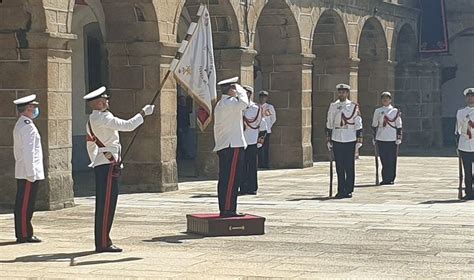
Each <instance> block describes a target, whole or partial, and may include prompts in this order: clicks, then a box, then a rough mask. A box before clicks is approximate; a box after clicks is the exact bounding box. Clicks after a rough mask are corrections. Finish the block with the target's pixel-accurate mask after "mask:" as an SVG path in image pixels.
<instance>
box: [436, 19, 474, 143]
mask: <svg viewBox="0 0 474 280" xmlns="http://www.w3.org/2000/svg"><path fill="white" fill-rule="evenodd" d="M450 41H451V42H450V51H449V55H447V56H442V57H440V62H441V66H442V82H441V104H442V105H441V106H442V107H441V111H442V124H443V144H444V145H446V146H450V147H452V146H453V145H454V138H453V136H452V134H453V131H454V124H455V118H456V111H457V110H458V109H459V108H462V107H464V106H465V105H466V103H465V99H464V96H463V94H462V93H463V91H464V89H465V88H467V87H474V81H473V79H472V73H474V61H473V59H472V50H473V48H474V28H470V29H467V30H464V31H462V32H460V33H458V34H456V35H455V36H453V38H452V39H451V40H450Z"/></svg>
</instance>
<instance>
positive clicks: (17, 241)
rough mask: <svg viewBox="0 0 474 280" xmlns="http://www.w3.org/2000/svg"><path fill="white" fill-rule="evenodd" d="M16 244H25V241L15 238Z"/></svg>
mask: <svg viewBox="0 0 474 280" xmlns="http://www.w3.org/2000/svg"><path fill="white" fill-rule="evenodd" d="M16 243H26V239H21V238H17V239H16Z"/></svg>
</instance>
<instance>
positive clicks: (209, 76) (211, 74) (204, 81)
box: [170, 5, 217, 131]
mask: <svg viewBox="0 0 474 280" xmlns="http://www.w3.org/2000/svg"><path fill="white" fill-rule="evenodd" d="M198 17H199V20H198V22H197V23H195V22H193V23H191V25H190V26H189V29H188V32H187V36H186V39H185V40H184V41H183V42H182V43H181V46H180V48H179V50H178V55H177V57H176V58H175V59H174V60H173V62H172V64H171V68H170V70H171V71H172V72H173V74H174V77H175V79H176V81H177V82H178V83H179V84H180V85H181V86H182V87H183V88H184V89H185V91H186V92H187V93H188V94H189V95H190V96H191V97H192V98H193V99H194V101H195V102H196V103H197V105H198V109H197V110H198V111H197V114H196V115H197V122H198V125H199V128H200V129H201V131H203V130H204V129H206V127H207V126H208V125H209V123H210V122H211V120H212V103H213V102H214V101H215V99H216V98H217V91H216V70H215V65H214V48H213V44H212V29H211V21H210V17H209V11H208V10H207V8H206V7H205V6H204V5H201V7H200V8H199V11H198Z"/></svg>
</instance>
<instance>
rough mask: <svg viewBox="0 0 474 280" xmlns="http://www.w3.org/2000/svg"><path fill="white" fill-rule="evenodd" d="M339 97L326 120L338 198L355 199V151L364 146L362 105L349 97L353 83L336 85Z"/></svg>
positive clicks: (328, 144) (332, 105) (332, 104)
mask: <svg viewBox="0 0 474 280" xmlns="http://www.w3.org/2000/svg"><path fill="white" fill-rule="evenodd" d="M336 89H337V94H338V100H336V101H335V102H333V103H331V105H330V106H329V110H328V116H327V123H326V134H327V135H326V136H327V146H328V149H329V150H333V151H334V159H335V161H336V172H337V194H336V198H338V199H341V198H351V197H352V192H353V191H354V182H355V150H356V148H357V149H359V148H360V147H362V117H361V116H360V112H359V105H358V104H357V103H355V102H352V101H351V100H349V99H348V98H349V93H350V90H351V88H350V86H349V85H346V84H339V85H337V86H336Z"/></svg>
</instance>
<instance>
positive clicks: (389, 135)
mask: <svg viewBox="0 0 474 280" xmlns="http://www.w3.org/2000/svg"><path fill="white" fill-rule="evenodd" d="M372 127H376V128H377V134H376V136H375V139H376V140H378V141H386V142H393V141H396V140H397V129H399V128H402V118H401V113H400V110H398V109H397V108H394V107H393V106H392V105H389V106H383V107H380V108H377V109H375V112H374V118H373V120H372Z"/></svg>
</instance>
